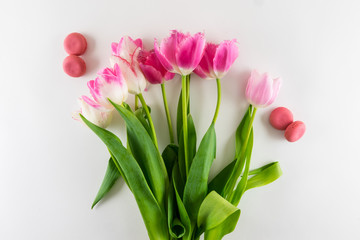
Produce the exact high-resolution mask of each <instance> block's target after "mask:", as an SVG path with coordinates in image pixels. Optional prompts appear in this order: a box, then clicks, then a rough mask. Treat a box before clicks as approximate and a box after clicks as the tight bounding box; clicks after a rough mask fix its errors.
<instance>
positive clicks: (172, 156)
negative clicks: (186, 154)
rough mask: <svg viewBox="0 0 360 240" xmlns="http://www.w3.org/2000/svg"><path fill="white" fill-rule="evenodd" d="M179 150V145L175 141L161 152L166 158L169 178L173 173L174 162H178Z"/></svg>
mask: <svg viewBox="0 0 360 240" xmlns="http://www.w3.org/2000/svg"><path fill="white" fill-rule="evenodd" d="M178 151H179V147H178V146H176V145H175V144H173V143H170V144H169V145H167V146H166V148H165V149H164V151H163V152H162V154H161V156H162V158H163V159H164V163H165V166H166V171H167V173H168V176H169V178H171V173H172V169H173V167H174V164H175V163H177V160H178Z"/></svg>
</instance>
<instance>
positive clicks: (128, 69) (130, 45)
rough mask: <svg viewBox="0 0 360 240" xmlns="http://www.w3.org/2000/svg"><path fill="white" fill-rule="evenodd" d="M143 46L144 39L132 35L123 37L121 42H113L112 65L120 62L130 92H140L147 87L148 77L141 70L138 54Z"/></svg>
mask: <svg viewBox="0 0 360 240" xmlns="http://www.w3.org/2000/svg"><path fill="white" fill-rule="evenodd" d="M141 48H142V40H141V39H136V40H133V39H132V38H130V37H123V38H121V40H120V42H119V43H112V45H111V49H112V56H111V57H110V63H111V65H112V66H114V65H115V64H118V65H119V67H120V69H121V72H122V75H123V77H124V79H125V81H126V83H127V86H128V90H129V93H132V94H139V93H142V92H143V91H144V90H145V88H146V79H145V77H144V75H143V73H142V72H141V69H140V66H139V62H138V60H137V59H138V55H139V53H140V51H141Z"/></svg>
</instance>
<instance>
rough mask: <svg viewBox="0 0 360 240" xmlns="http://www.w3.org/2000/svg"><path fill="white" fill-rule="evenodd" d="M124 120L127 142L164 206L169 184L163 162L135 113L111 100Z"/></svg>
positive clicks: (156, 196) (157, 197)
mask: <svg viewBox="0 0 360 240" xmlns="http://www.w3.org/2000/svg"><path fill="white" fill-rule="evenodd" d="M111 103H112V104H113V106H114V107H115V109H116V110H117V111H118V112H119V113H120V115H121V116H122V118H123V119H124V120H125V122H126V127H127V136H128V143H129V145H130V148H131V150H132V154H133V156H134V158H135V159H136V160H137V162H138V164H139V165H140V167H141V169H142V171H143V172H144V175H145V178H146V180H147V182H148V183H149V186H150V188H151V190H152V192H153V193H154V195H155V198H156V199H157V200H158V202H159V204H160V206H165V200H166V199H165V196H166V189H167V188H168V185H169V180H168V175H167V172H166V167H165V163H164V161H163V159H162V157H161V155H160V153H159V151H158V149H157V148H156V146H155V145H154V143H153V141H152V138H151V137H150V135H149V134H148V132H147V131H146V129H145V128H144V127H143V125H142V124H141V122H140V121H139V120H138V119H137V118H136V117H135V115H134V114H133V113H132V112H130V111H129V110H127V109H126V108H124V107H123V106H120V105H117V104H115V103H113V102H111Z"/></svg>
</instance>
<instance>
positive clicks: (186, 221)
mask: <svg viewBox="0 0 360 240" xmlns="http://www.w3.org/2000/svg"><path fill="white" fill-rule="evenodd" d="M172 183H173V187H174V192H175V197H176V203H177V207H178V211H179V215H180V216H179V218H180V220H181V223H182V224H183V226H184V227H185V232H184V235H183V236H182V239H183V240H191V237H192V235H191V233H192V226H191V221H190V217H189V215H188V213H187V211H186V208H185V206H184V203H183V201H182V200H181V195H182V193H180V192H179V190H181V191H182V189H183V186H184V183H183V182H182V179H181V177H180V173H179V167H178V165H177V164H175V165H174V168H173V171H172Z"/></svg>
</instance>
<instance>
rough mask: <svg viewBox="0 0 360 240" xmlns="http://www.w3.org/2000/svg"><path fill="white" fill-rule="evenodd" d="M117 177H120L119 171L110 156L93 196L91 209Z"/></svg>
mask: <svg viewBox="0 0 360 240" xmlns="http://www.w3.org/2000/svg"><path fill="white" fill-rule="evenodd" d="M119 177H120V172H119V170H118V169H117V168H116V165H115V163H114V161H113V159H112V158H111V157H110V159H109V163H108V166H107V169H106V173H105V176H104V179H103V181H102V184H101V186H100V189H99V191H98V193H97V195H96V197H95V200H94V202H93V204H92V206H91V209H93V208H94V206H95V205H96V204H97V203H98V202H99V201H100V200H101V199H102V198H103V197H104V196H105V195H106V194H107V193H108V192H109V191H110V189H111V188H112V186H113V185H114V183H115V182H116V181H117V180H118V179H119Z"/></svg>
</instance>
